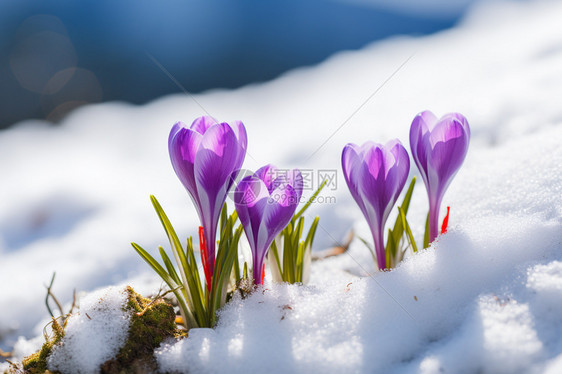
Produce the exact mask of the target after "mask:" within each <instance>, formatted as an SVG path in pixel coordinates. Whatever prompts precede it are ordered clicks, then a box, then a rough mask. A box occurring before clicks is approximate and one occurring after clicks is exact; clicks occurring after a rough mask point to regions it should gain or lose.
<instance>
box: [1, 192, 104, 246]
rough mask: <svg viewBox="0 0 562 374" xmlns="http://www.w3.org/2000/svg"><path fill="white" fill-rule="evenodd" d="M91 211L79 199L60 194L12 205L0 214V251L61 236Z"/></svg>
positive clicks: (92, 209) (91, 207)
mask: <svg viewBox="0 0 562 374" xmlns="http://www.w3.org/2000/svg"><path fill="white" fill-rule="evenodd" d="M16 207H17V208H16ZM94 211H95V208H94V207H93V206H91V205H88V204H86V203H85V202H84V201H83V200H82V199H80V198H78V197H76V196H72V195H67V194H63V193H57V194H54V195H52V196H48V197H46V198H43V199H41V200H39V201H35V202H29V203H28V204H26V205H22V204H19V205H14V206H12V207H11V209H10V210H8V213H7V214H4V217H0V252H12V251H16V250H18V249H21V248H24V247H26V246H28V245H30V244H31V243H34V242H36V241H39V240H43V239H47V238H60V237H64V236H65V235H67V234H68V233H69V232H71V231H72V230H73V229H74V228H75V227H76V226H77V225H78V224H79V223H80V222H82V221H83V220H85V219H86V218H87V217H88V216H90V215H91V214H92V213H94Z"/></svg>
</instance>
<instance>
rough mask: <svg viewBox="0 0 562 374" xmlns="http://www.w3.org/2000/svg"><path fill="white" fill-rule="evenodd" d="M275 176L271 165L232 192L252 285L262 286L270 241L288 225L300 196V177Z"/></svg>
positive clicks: (242, 181) (293, 175)
mask: <svg viewBox="0 0 562 374" xmlns="http://www.w3.org/2000/svg"><path fill="white" fill-rule="evenodd" d="M290 174H292V175H288V176H276V168H275V167H274V166H272V165H267V166H264V167H263V168H260V169H259V170H258V171H257V172H256V173H255V174H254V175H250V176H247V177H245V178H244V179H242V180H241V181H240V183H238V186H237V187H236V190H235V192H234V203H235V205H236V211H237V212H238V217H239V218H240V222H242V226H243V227H244V231H245V233H246V237H247V238H248V242H249V243H250V248H251V249H252V265H253V266H252V267H253V276H254V282H255V283H256V284H262V283H263V264H264V259H265V255H266V254H267V250H268V249H269V247H270V245H271V243H272V242H273V239H274V238H275V237H276V236H277V235H278V234H279V233H280V232H281V231H282V230H283V229H284V228H285V227H286V226H287V224H288V223H289V222H290V221H291V218H292V217H293V214H295V210H296V208H297V205H298V204H299V199H300V196H301V194H302V175H301V173H300V172H299V171H298V170H294V171H293V172H292V173H290Z"/></svg>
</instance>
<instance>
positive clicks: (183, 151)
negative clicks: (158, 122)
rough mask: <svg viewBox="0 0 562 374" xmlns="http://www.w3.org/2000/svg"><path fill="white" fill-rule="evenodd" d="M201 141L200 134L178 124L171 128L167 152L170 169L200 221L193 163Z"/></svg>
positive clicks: (180, 123)
mask: <svg viewBox="0 0 562 374" xmlns="http://www.w3.org/2000/svg"><path fill="white" fill-rule="evenodd" d="M202 139H203V136H202V135H201V134H199V133H198V132H196V131H193V130H191V129H188V128H187V127H186V126H185V124H184V123H182V122H178V123H176V124H175V125H174V126H173V127H172V130H171V131H170V136H169V138H168V150H169V153H170V160H171V162H172V167H173V168H174V171H175V172H176V175H177V176H178V178H179V180H180V181H181V183H182V184H183V185H184V187H185V188H186V189H187V191H188V192H189V195H190V196H191V198H192V200H193V202H194V205H195V206H196V208H197V213H198V214H199V216H200V218H201V219H202V217H201V212H200V209H199V205H200V204H199V197H198V194H197V186H196V182H195V174H194V162H195V155H196V153H197V150H198V149H199V145H200V144H201V140H202Z"/></svg>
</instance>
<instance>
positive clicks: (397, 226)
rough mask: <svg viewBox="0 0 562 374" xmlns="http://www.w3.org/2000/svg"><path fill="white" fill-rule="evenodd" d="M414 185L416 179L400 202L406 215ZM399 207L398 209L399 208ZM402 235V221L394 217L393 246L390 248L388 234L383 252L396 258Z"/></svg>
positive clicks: (414, 179)
mask: <svg viewBox="0 0 562 374" xmlns="http://www.w3.org/2000/svg"><path fill="white" fill-rule="evenodd" d="M415 184H416V177H413V178H412V181H411V182H410V185H409V186H408V190H406V194H405V195H404V199H403V200H402V205H400V207H401V208H402V209H403V210H404V214H406V213H408V208H409V207H410V201H411V199H412V193H413V192H414V186H415ZM400 207H399V208H400ZM403 234H404V226H403V225H402V220H401V219H400V217H399V216H397V217H396V222H394V228H393V229H392V234H391V235H392V239H393V243H394V246H390V236H391V235H390V234H389V236H388V239H387V242H386V249H385V251H386V252H388V251H390V252H391V255H392V256H393V257H394V258H396V257H397V256H396V252H397V251H398V246H399V245H400V240H401V238H402V235H403Z"/></svg>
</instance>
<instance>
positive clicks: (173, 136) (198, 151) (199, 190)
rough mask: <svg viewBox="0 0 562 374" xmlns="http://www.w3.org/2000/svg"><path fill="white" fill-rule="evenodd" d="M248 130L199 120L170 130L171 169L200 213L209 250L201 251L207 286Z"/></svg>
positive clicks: (237, 123)
mask: <svg viewBox="0 0 562 374" xmlns="http://www.w3.org/2000/svg"><path fill="white" fill-rule="evenodd" d="M246 147H247V137H246V129H245V127H244V124H243V123H242V122H241V121H234V122H232V124H228V123H226V122H223V123H218V122H217V121H216V120H215V119H214V118H212V117H210V116H203V117H199V118H197V119H196V120H195V121H193V123H192V124H191V126H190V127H189V128H188V127H187V126H186V125H185V124H184V123H182V122H178V123H176V124H175V125H174V126H173V127H172V130H171V131H170V137H169V139H168V149H169V151H170V159H171V160H172V166H173V168H174V171H175V172H176V174H177V176H178V178H179V179H180V181H181V182H182V184H183V185H184V186H185V188H186V189H187V192H189V195H190V196H191V199H192V200H193V204H194V205H195V208H196V210H197V213H198V214H199V219H200V220H201V225H202V226H203V232H204V236H205V239H206V240H205V241H206V244H207V247H206V248H202V250H203V251H204V253H203V252H202V260H203V265H204V267H205V274H206V277H207V284H208V285H210V279H209V275H212V274H213V271H214V264H215V245H216V240H215V237H216V232H217V225H218V221H219V217H220V212H221V209H222V207H223V205H224V202H225V200H226V196H227V193H228V191H229V190H230V188H231V187H232V184H233V182H234V179H235V178H236V176H237V175H238V172H239V170H240V168H241V166H242V163H243V162H244V158H245V156H246Z"/></svg>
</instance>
